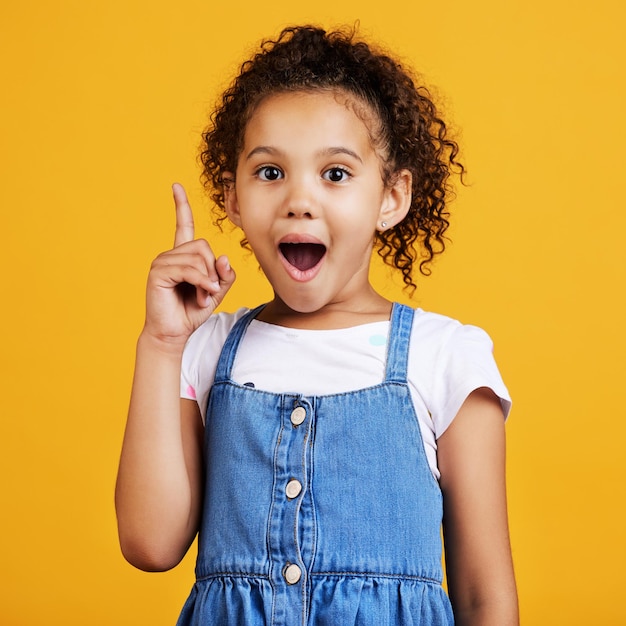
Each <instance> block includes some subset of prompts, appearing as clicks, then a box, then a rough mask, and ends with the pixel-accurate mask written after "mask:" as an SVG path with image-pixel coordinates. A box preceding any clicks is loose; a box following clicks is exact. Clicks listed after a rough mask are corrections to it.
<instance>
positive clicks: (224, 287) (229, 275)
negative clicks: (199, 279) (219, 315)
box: [198, 255, 237, 307]
mask: <svg viewBox="0 0 626 626" xmlns="http://www.w3.org/2000/svg"><path fill="white" fill-rule="evenodd" d="M215 270H216V271H217V275H218V278H219V282H218V285H219V288H218V289H217V290H216V291H215V290H211V291H210V292H208V293H207V292H204V291H203V292H198V304H199V305H200V306H203V307H204V306H211V305H213V306H214V307H217V306H218V305H219V304H220V302H221V301H222V300H223V299H224V296H225V295H226V293H227V292H228V290H229V289H230V288H231V287H232V284H233V283H234V282H235V278H236V277H237V276H236V275H235V271H234V270H233V268H232V267H231V266H230V261H229V260H228V257H227V256H226V255H222V256H220V257H218V258H217V259H216V261H215ZM204 298H206V299H205V301H204V302H201V300H202V299H204Z"/></svg>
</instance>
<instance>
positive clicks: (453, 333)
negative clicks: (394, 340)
mask: <svg viewBox="0 0 626 626" xmlns="http://www.w3.org/2000/svg"><path fill="white" fill-rule="evenodd" d="M411 350H412V351H415V350H420V351H421V350H428V352H429V353H430V354H434V355H441V354H445V353H447V352H449V351H453V352H457V351H464V350H469V351H478V352H483V351H485V350H486V351H487V352H489V353H491V352H492V351H493V341H492V340H491V337H490V336H489V335H488V334H487V333H486V332H485V331H484V330H483V329H482V328H480V327H478V326H474V325H472V324H463V323H462V322H460V321H459V320H456V319H454V318H452V317H448V316H447V315H441V314H440V313H432V312H429V311H424V310H422V309H415V313H414V317H413V328H412V331H411Z"/></svg>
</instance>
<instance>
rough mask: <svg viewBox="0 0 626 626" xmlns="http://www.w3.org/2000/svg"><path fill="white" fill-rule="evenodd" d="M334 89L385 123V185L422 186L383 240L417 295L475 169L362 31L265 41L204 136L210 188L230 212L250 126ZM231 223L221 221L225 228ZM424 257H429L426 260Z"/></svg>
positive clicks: (424, 96)
mask: <svg viewBox="0 0 626 626" xmlns="http://www.w3.org/2000/svg"><path fill="white" fill-rule="evenodd" d="M314 89H327V90H334V91H339V92H344V93H347V94H350V95H352V96H355V97H356V98H357V99H358V100H360V101H361V102H364V103H366V104H367V105H369V107H371V109H372V111H374V112H375V113H376V115H377V117H378V119H379V121H380V124H378V126H379V128H377V129H371V128H370V129H369V130H370V134H371V135H372V138H373V140H374V141H375V142H376V145H377V147H378V148H379V149H380V150H381V152H382V153H383V154H384V156H385V159H384V160H385V162H384V164H383V173H382V174H383V180H384V182H385V184H387V185H389V184H391V183H392V182H393V176H394V173H395V172H398V171H399V170H402V169H407V170H409V171H410V172H411V173H412V176H413V188H412V202H411V207H410V209H409V212H408V214H407V216H406V217H405V219H404V220H402V221H401V222H400V223H399V224H397V225H396V226H394V227H393V228H390V229H388V230H384V231H382V232H378V231H377V232H376V235H375V237H376V244H377V245H376V247H377V251H378V254H379V255H380V256H381V257H382V258H383V260H384V261H385V262H386V263H388V264H389V265H391V266H393V267H396V268H397V269H399V270H400V271H401V272H402V277H403V280H404V283H405V286H406V287H408V288H409V289H410V290H411V291H413V290H414V289H415V283H414V282H413V279H412V270H413V265H414V263H415V262H416V260H418V259H419V270H420V272H421V273H422V274H424V275H428V274H430V269H429V267H428V266H429V263H430V261H432V259H433V257H434V256H435V255H436V254H439V253H441V252H443V250H444V248H445V237H444V233H445V231H446V229H447V228H448V226H449V221H448V217H449V212H448V210H447V207H446V200H447V199H449V198H450V194H451V188H450V185H449V181H448V178H449V176H450V174H451V173H457V174H459V175H460V178H461V181H462V180H463V174H464V172H465V169H464V167H463V165H462V163H460V162H459V161H458V160H457V156H458V153H459V148H458V145H457V143H456V142H455V141H453V140H452V139H450V138H449V137H448V129H447V127H446V125H445V123H444V122H443V120H442V119H441V118H440V117H439V114H438V112H437V110H436V107H435V104H434V103H433V100H432V98H431V96H430V94H429V92H428V90H427V89H426V88H425V87H423V86H419V85H416V84H415V82H414V80H413V78H412V77H411V76H410V74H409V72H408V71H407V70H406V69H405V68H403V67H402V66H401V65H400V63H398V62H397V61H395V60H394V59H392V58H390V57H389V56H388V55H387V54H385V53H382V52H380V51H377V50H374V49H373V48H372V47H371V46H370V45H368V44H367V43H365V42H363V41H360V40H357V38H356V34H355V30H354V29H352V30H349V31H348V30H346V31H343V30H337V31H333V32H326V31H325V30H323V29H321V28H317V27H314V26H298V27H289V28H285V29H284V30H283V31H282V32H281V33H280V35H279V36H278V38H277V39H276V40H275V41H272V40H265V41H263V42H262V43H261V46H260V51H259V52H258V53H257V54H256V55H255V56H254V57H253V58H252V59H250V60H249V61H246V62H245V63H244V64H243V65H242V66H241V71H240V73H239V75H238V76H237V78H236V79H235V80H234V82H233V83H232V85H231V86H230V87H229V88H228V89H227V90H226V91H225V92H224V94H223V96H222V99H221V103H220V104H219V106H218V107H217V109H216V110H215V111H214V113H213V114H212V115H211V124H210V126H209V128H208V129H207V130H206V131H205V132H204V133H203V135H202V138H203V144H202V148H201V150H202V151H201V155H200V159H201V162H202V165H203V168H204V169H203V181H204V184H205V186H206V187H208V188H209V189H210V190H211V197H212V199H213V200H214V201H215V203H216V204H217V206H218V207H219V208H220V209H223V208H224V188H225V186H226V185H228V184H229V183H231V182H232V181H231V180H227V179H226V178H225V174H226V173H227V172H229V173H233V172H235V171H236V169H237V160H238V158H239V154H240V152H241V150H242V147H243V139H244V132H245V129H246V124H247V121H248V120H249V119H250V117H251V115H252V113H253V112H254V111H255V109H256V107H257V106H258V105H259V103H260V102H261V101H262V100H263V99H264V98H266V97H267V96H269V95H272V94H276V93H281V92H286V91H308V90H314ZM223 219H225V215H224V214H221V216H220V217H219V218H218V223H219V222H221V221H222V220H223ZM420 248H421V250H420Z"/></svg>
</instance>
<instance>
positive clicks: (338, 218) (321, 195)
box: [225, 92, 411, 313]
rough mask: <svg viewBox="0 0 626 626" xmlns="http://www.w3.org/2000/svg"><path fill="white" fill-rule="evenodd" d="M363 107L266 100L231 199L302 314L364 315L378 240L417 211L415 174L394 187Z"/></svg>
mask: <svg viewBox="0 0 626 626" xmlns="http://www.w3.org/2000/svg"><path fill="white" fill-rule="evenodd" d="M354 104H359V103H358V102H355V100H354V99H353V98H352V99H350V97H349V96H345V95H343V96H342V95H339V94H337V93H332V92H296V93H283V94H277V95H274V96H270V97H268V98H267V99H265V100H264V101H263V102H262V103H261V104H260V105H259V106H258V108H257V109H256V110H255V112H254V113H253V115H252V117H251V118H250V120H249V122H248V125H247V127H246V132H245V135H244V145H243V149H242V151H241V154H240V156H239V160H238V164H237V171H236V174H235V181H236V182H235V184H234V186H231V188H230V189H228V190H227V191H226V203H225V204H226V210H227V212H228V215H229V217H230V219H231V220H232V221H233V222H234V223H235V224H237V225H238V226H240V227H241V228H242V229H243V231H244V233H245V236H246V238H247V240H248V242H249V243H250V246H251V247H252V250H253V251H254V254H255V256H256V257H257V259H258V261H259V264H260V265H261V268H262V269H263V271H264V272H265V275H266V276H267V278H268V279H269V281H270V283H271V284H272V286H273V288H274V291H275V294H276V297H277V298H278V299H279V300H280V301H282V303H284V304H285V305H286V306H287V307H288V308H289V309H291V310H293V311H297V312H300V313H311V312H314V311H320V310H321V309H323V308H324V307H328V306H331V307H340V308H342V309H344V310H346V309H347V310H360V307H362V306H363V305H364V304H365V303H366V302H367V298H370V299H371V298H372V297H373V296H372V294H373V290H372V288H371V286H370V284H369V279H368V273H369V264H370V258H371V253H372V246H373V241H374V232H375V230H376V229H377V228H385V227H386V228H391V227H392V226H393V225H395V224H396V223H398V222H399V221H401V220H402V219H403V218H404V216H405V215H406V212H407V211H408V208H409V204H410V190H411V175H410V173H409V172H407V171H402V172H400V173H398V175H397V177H396V178H394V181H395V182H394V184H393V185H392V186H389V187H386V186H385V185H384V183H383V179H382V175H381V172H382V163H381V157H380V155H379V154H378V152H377V150H376V149H375V147H374V146H373V145H372V142H371V138H370V133H369V132H368V126H367V125H366V124H367V123H375V122H376V120H375V118H373V117H372V115H371V114H370V115H362V116H361V117H363V119H364V120H365V121H363V119H361V117H359V116H357V115H356V114H355V112H354V108H355V107H354V106H353V105H354ZM361 111H365V112H367V111H368V109H366V108H365V107H364V106H360V108H359V112H361ZM382 222H386V226H384V227H383V226H382V225H381V224H382Z"/></svg>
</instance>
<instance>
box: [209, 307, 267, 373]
mask: <svg viewBox="0 0 626 626" xmlns="http://www.w3.org/2000/svg"><path fill="white" fill-rule="evenodd" d="M263 307H265V305H264V304H261V305H260V306H258V307H256V309H251V310H250V311H248V312H247V313H246V314H245V315H244V316H243V317H241V318H240V319H238V320H237V322H236V323H235V325H234V326H233V327H232V328H231V330H230V332H229V333H228V337H226V341H225V342H224V347H223V348H222V352H221V354H220V358H219V360H218V362H217V368H216V370H215V378H214V380H213V382H214V383H221V382H225V381H227V380H230V373H231V370H232V369H233V363H234V362H235V356H236V354H237V349H238V348H239V343H240V342H241V339H242V337H243V336H244V334H245V332H246V329H247V328H248V326H249V325H250V322H251V321H252V320H253V319H254V318H255V317H256V316H257V315H258V314H259V313H260V312H261V310H262V309H263Z"/></svg>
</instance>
